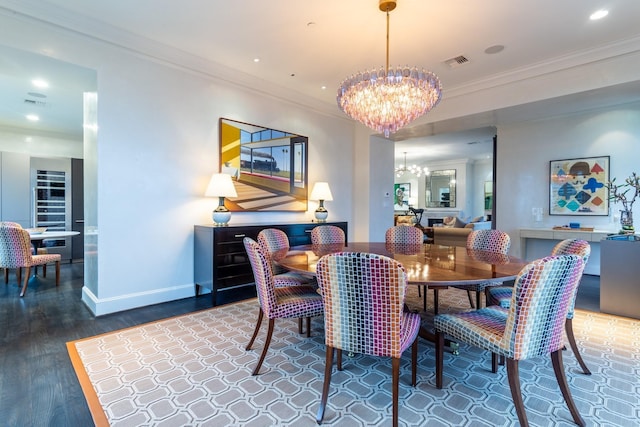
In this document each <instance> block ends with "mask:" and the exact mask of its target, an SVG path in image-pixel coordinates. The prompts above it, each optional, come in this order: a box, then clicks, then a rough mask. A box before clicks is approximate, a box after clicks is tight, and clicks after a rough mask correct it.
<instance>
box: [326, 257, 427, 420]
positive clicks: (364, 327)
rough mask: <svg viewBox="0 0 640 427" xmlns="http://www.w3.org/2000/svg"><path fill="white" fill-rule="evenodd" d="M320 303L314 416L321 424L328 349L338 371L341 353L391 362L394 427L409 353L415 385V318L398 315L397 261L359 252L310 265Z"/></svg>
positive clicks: (400, 279)
mask: <svg viewBox="0 0 640 427" xmlns="http://www.w3.org/2000/svg"><path fill="white" fill-rule="evenodd" d="M316 272H317V276H318V284H319V285H320V288H321V289H322V295H323V298H324V307H325V315H324V327H325V344H326V364H325V371H324V385H323V388H322V398H321V401H320V407H319V408H318V413H317V418H316V420H317V422H318V423H321V422H322V420H323V418H324V412H325V408H326V405H327V398H328V395H329V387H330V385H331V372H332V370H333V355H334V349H336V350H337V355H338V360H337V362H338V363H337V364H338V370H342V352H343V351H347V352H350V353H359V354H368V355H372V356H386V357H391V361H392V395H393V425H394V426H397V425H398V383H399V372H400V357H401V356H402V353H403V352H404V350H406V349H407V348H408V347H409V346H411V347H412V349H411V371H412V384H413V385H414V386H415V384H416V358H417V352H418V343H417V339H416V337H417V335H418V330H419V328H420V316H419V315H418V314H416V313H409V312H404V311H403V306H404V299H405V294H406V289H407V273H406V271H405V269H404V267H403V266H402V264H400V263H399V262H398V261H396V260H394V259H391V258H388V257H385V256H382V255H375V254H369V253H361V252H338V253H334V254H330V255H325V256H323V257H322V258H320V260H319V261H318V264H317V266H316Z"/></svg>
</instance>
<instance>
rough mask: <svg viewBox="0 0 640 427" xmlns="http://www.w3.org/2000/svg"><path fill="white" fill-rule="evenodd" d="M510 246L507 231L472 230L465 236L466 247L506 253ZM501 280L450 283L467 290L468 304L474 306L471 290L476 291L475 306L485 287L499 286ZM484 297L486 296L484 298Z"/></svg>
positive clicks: (478, 306)
mask: <svg viewBox="0 0 640 427" xmlns="http://www.w3.org/2000/svg"><path fill="white" fill-rule="evenodd" d="M510 246H511V238H510V237H509V235H508V234H507V233H505V232H504V231H500V230H474V231H472V232H471V233H469V236H468V237H467V249H475V250H482V251H487V252H495V253H499V254H504V255H506V254H507V253H508V252H509V247H510ZM501 285H502V282H480V283H474V284H469V285H451V286H452V287H453V288H456V289H463V290H466V291H467V296H468V297H469V305H470V306H471V308H474V304H473V298H472V297H471V292H472V291H475V293H476V303H475V308H480V307H481V305H482V304H481V296H482V295H483V294H485V292H486V289H487V288H488V287H492V286H501ZM485 299H486V298H485Z"/></svg>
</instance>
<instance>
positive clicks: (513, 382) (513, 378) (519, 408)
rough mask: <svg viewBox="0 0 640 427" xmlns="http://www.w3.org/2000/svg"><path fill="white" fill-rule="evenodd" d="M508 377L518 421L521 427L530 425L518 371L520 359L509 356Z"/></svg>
mask: <svg viewBox="0 0 640 427" xmlns="http://www.w3.org/2000/svg"><path fill="white" fill-rule="evenodd" d="M507 377H508V378H509V388H510V389H511V397H512V398H513V404H514V405H515V407H516V413H517V414H518V421H519V422H520V426H521V427H528V426H529V421H527V414H526V413H525V411H524V402H523V401H522V392H521V390H520V372H519V371H518V361H517V360H514V359H511V358H510V357H509V358H507Z"/></svg>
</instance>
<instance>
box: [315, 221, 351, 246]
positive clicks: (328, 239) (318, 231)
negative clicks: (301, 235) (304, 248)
mask: <svg viewBox="0 0 640 427" xmlns="http://www.w3.org/2000/svg"><path fill="white" fill-rule="evenodd" d="M346 241H347V239H346V237H345V235H344V231H343V230H342V228H340V227H336V226H335V225H319V226H317V227H313V229H312V230H311V243H312V244H314V245H327V244H332V243H341V244H343V245H344V244H345V243H346Z"/></svg>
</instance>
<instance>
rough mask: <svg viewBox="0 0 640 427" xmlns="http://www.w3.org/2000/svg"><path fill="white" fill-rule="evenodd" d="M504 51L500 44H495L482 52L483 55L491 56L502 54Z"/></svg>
mask: <svg viewBox="0 0 640 427" xmlns="http://www.w3.org/2000/svg"><path fill="white" fill-rule="evenodd" d="M503 50H504V46H503V45H501V44H496V45H494V46H489V47H488V48H486V49H485V50H484V53H486V54H488V55H493V54H494V53H499V52H502V51H503Z"/></svg>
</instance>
